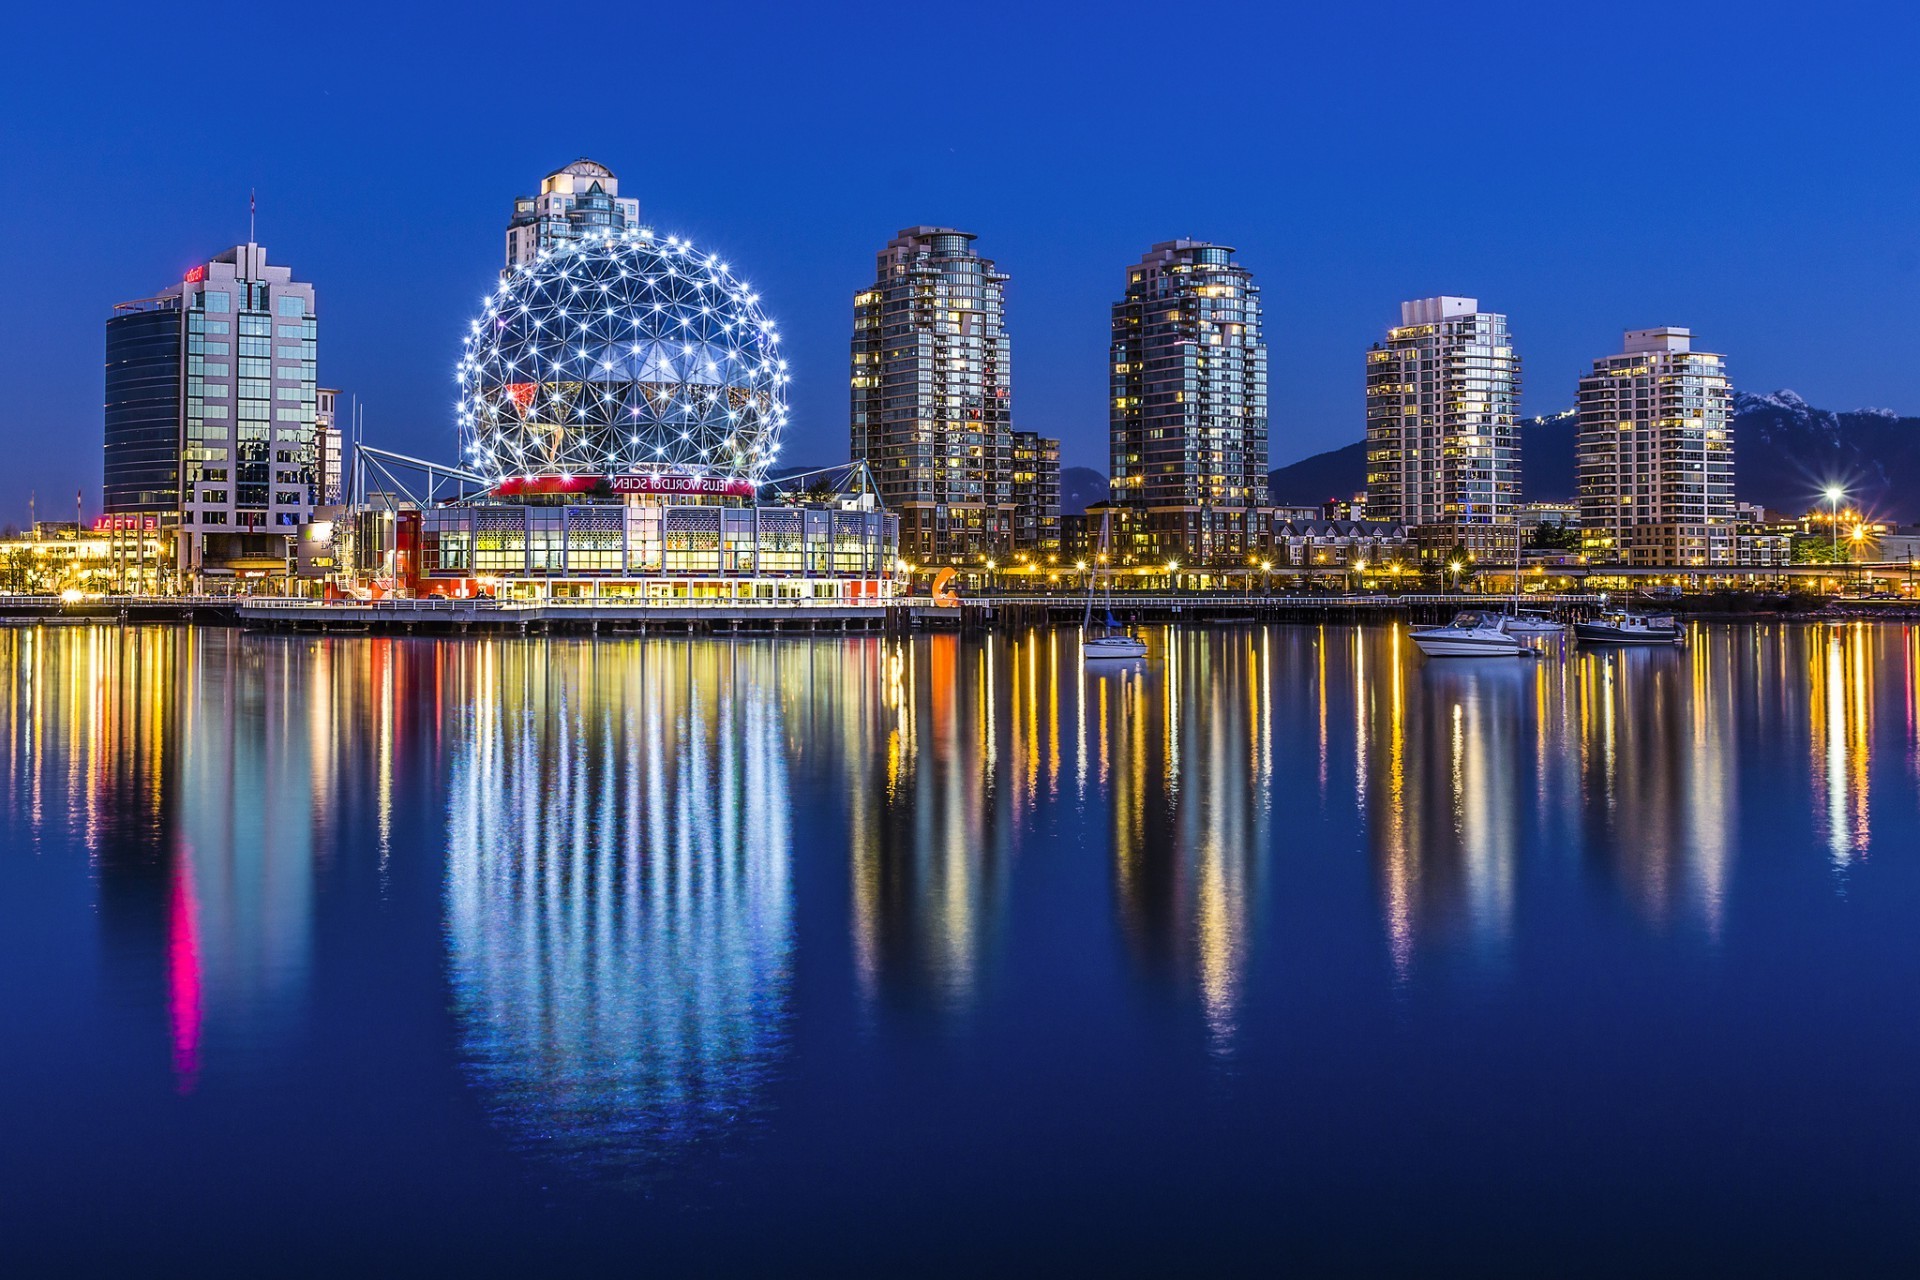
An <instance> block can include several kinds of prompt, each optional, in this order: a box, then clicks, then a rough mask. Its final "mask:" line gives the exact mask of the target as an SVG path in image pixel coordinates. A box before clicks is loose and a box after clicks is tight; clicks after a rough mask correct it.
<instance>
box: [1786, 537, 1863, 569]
mask: <svg viewBox="0 0 1920 1280" xmlns="http://www.w3.org/2000/svg"><path fill="white" fill-rule="evenodd" d="M1851 559H1853V544H1852V543H1851V542H1849V541H1847V540H1846V539H1845V538H1842V539H1841V540H1840V543H1839V545H1838V546H1835V544H1834V541H1833V535H1832V534H1828V533H1796V534H1794V535H1793V562H1794V563H1795V564H1846V563H1847V562H1848V561H1849V560H1851Z"/></svg>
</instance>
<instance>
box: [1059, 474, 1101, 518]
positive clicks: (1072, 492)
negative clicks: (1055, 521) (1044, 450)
mask: <svg viewBox="0 0 1920 1280" xmlns="http://www.w3.org/2000/svg"><path fill="white" fill-rule="evenodd" d="M1106 500H1107V478H1106V477H1105V476H1103V475H1101V474H1100V473H1099V472H1098V471H1095V470H1094V469H1093V468H1092V467H1062V468H1060V514H1061V515H1063V516H1077V515H1079V514H1081V513H1082V512H1084V511H1085V510H1086V509H1087V507H1088V506H1089V505H1090V504H1092V503H1095V502H1105V501H1106Z"/></svg>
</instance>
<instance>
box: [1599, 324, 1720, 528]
mask: <svg viewBox="0 0 1920 1280" xmlns="http://www.w3.org/2000/svg"><path fill="white" fill-rule="evenodd" d="M1622 346H1623V348H1624V349H1623V351H1622V353H1621V354H1619V355H1616V356H1607V357H1606V358H1604V359H1600V360H1596V361H1594V362H1593V372H1592V373H1590V374H1588V375H1587V376H1586V377H1584V378H1582V379H1580V435H1579V444H1578V446H1577V457H1578V463H1579V476H1580V531H1581V541H1582V545H1583V547H1584V549H1585V551H1586V552H1587V554H1588V556H1589V557H1591V558H1592V559H1594V560H1596V561H1600V562H1613V563H1624V564H1635V565H1726V564H1732V563H1733V559H1734V529H1735V524H1736V522H1737V516H1738V513H1737V512H1736V511H1735V509H1734V501H1733V408H1732V400H1733V393H1732V390H1731V389H1730V387H1729V386H1728V383H1727V362H1726V358H1725V357H1724V356H1718V355H1712V354H1710V353H1708V352H1704V351H1695V350H1693V335H1692V332H1691V331H1690V330H1687V329H1675V328H1664V329H1629V330H1628V331H1627V335H1626V341H1625V342H1624V343H1623V344H1622Z"/></svg>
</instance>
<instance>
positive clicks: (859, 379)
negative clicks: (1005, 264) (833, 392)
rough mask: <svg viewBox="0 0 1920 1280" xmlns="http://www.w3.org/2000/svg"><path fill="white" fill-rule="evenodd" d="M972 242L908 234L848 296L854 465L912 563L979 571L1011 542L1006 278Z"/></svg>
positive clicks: (943, 231) (913, 230)
mask: <svg viewBox="0 0 1920 1280" xmlns="http://www.w3.org/2000/svg"><path fill="white" fill-rule="evenodd" d="M973 241H974V236H973V235H972V234H971V233H969V232H965V231H956V230H955V229H953V228H952V227H926V226H922V227H908V228H906V229H905V230H903V231H901V232H900V234H899V235H897V236H895V237H894V238H893V239H892V240H890V241H889V242H888V243H887V247H886V248H885V249H883V250H881V251H880V254H879V255H878V261H877V269H876V271H875V275H874V282H873V284H872V285H871V286H870V287H868V288H866V289H863V290H861V291H860V292H859V293H858V294H856V295H854V299H853V409H852V430H851V448H852V456H853V458H854V459H855V460H856V461H857V460H861V459H864V460H865V461H866V463H867V466H868V468H869V469H870V470H871V471H872V473H873V477H874V482H875V484H876V485H877V487H878V488H879V491H880V497H881V499H882V501H884V502H885V503H886V505H887V508H888V509H889V510H891V511H893V512H896V513H897V514H898V515H899V517H900V555H901V557H902V558H903V559H906V560H908V561H911V562H913V563H917V564H922V565H948V564H950V565H955V566H958V567H961V568H978V567H981V566H984V564H985V563H986V561H988V560H992V559H995V558H996V557H998V558H1004V557H1006V556H1007V555H1008V553H1009V552H1010V550H1011V548H1012V545H1013V518H1014V509H1015V502H1014V493H1013V457H1012V454H1013V430H1012V426H1011V421H1012V391H1011V385H1010V382H1009V371H1008V356H1009V345H1008V340H1007V331H1006V326H1005V312H1006V302H1005V289H1006V282H1007V277H1006V276H1005V275H1003V274H1002V273H1001V272H999V271H998V270H996V269H995V267H994V264H993V261H992V259H990V258H983V257H981V256H980V254H979V253H978V252H977V251H976V250H975V249H974V247H973ZM1056 492H1057V488H1056Z"/></svg>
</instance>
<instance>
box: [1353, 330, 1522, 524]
mask: <svg viewBox="0 0 1920 1280" xmlns="http://www.w3.org/2000/svg"><path fill="white" fill-rule="evenodd" d="M1519 401H1520V357H1519V356H1517V355H1515V354H1514V350H1513V343H1512V340H1511V338H1509V337H1508V334H1507V318H1506V317H1505V316H1504V315H1500V314H1499V313H1497V312H1492V311H1482V310H1480V304H1479V302H1478V301H1477V300H1476V299H1473V298H1449V297H1441V298H1421V299H1419V300H1417V301H1414V302H1403V303H1401V304H1400V325H1399V327H1398V328H1393V329H1389V330H1387V340H1386V342H1385V343H1375V344H1374V346H1373V349H1372V350H1370V351H1368V352H1367V515H1368V516H1369V517H1370V518H1371V519H1375V520H1389V521H1395V522H1398V523H1401V524H1405V525H1408V526H1410V530H1409V532H1410V533H1411V534H1412V536H1413V538H1414V540H1415V541H1416V543H1417V544H1418V545H1419V547H1420V549H1421V554H1422V555H1424V556H1428V557H1433V556H1444V555H1446V554H1447V553H1448V551H1450V550H1451V549H1452V548H1453V547H1455V546H1459V545H1464V546H1465V547H1466V548H1467V550H1468V551H1469V553H1471V554H1473V555H1474V556H1477V557H1488V556H1501V557H1504V556H1511V555H1512V554H1513V538H1514V536H1515V534H1514V531H1513V512H1514V509H1515V508H1516V507H1517V506H1518V505H1519V502H1520V434H1519V429H1518V428H1517V426H1516V425H1515V413H1516V411H1517V409H1518V406H1519Z"/></svg>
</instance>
